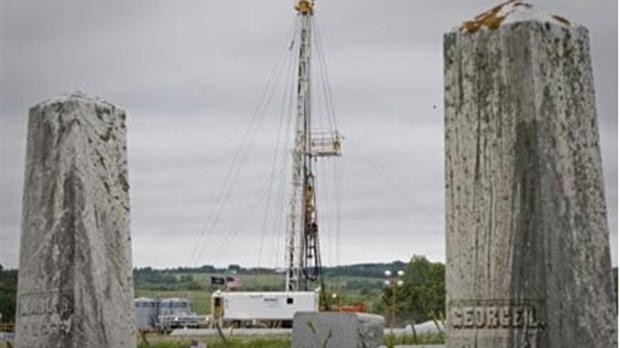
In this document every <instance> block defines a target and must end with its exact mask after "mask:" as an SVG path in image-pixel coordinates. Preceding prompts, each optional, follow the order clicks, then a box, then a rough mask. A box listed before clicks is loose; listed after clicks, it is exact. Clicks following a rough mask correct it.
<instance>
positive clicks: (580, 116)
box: [444, 1, 617, 348]
mask: <svg viewBox="0 0 620 348" xmlns="http://www.w3.org/2000/svg"><path fill="white" fill-rule="evenodd" d="M444 63H445V67H444V74H445V75H444V79H445V81H444V82H445V154H446V157H445V165H446V167H445V168H446V169H445V170H446V172H445V179H446V238H447V241H446V253H447V256H446V258H447V260H446V262H447V264H446V288H447V289H446V290H447V316H448V323H447V324H448V325H447V326H448V328H447V332H448V343H447V346H448V347H451V348H475V347H480V348H487V347H488V348H491V347H492V348H502V347H549V348H572V347H574V348H577V347H578V348H582V347H594V348H596V347H600V348H607V347H616V345H617V338H616V334H617V333H616V325H617V316H616V310H615V304H614V295H613V284H612V271H611V256H610V249H609V231H608V226H607V213H606V207H605V196H604V186H603V185H604V184H603V176H602V168H601V154H600V148H599V135H598V126H597V119H596V108H595V97H594V85H593V77H592V66H591V60H590V48H589V39H588V31H587V29H586V28H584V27H582V26H579V25H576V24H574V23H572V22H571V21H569V20H568V19H566V18H563V17H560V16H557V15H550V14H547V13H545V12H542V11H540V10H538V9H537V8H535V7H533V6H532V5H529V4H526V3H523V2H521V1H510V2H507V3H504V4H502V5H500V6H498V7H496V8H494V9H492V10H490V11H488V12H486V13H484V14H482V15H480V16H478V17H476V18H474V19H473V20H471V21H467V22H465V23H463V24H462V25H461V26H460V27H458V28H455V29H454V30H453V31H452V32H450V33H448V34H446V35H445V36H444Z"/></svg>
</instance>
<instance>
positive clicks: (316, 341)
mask: <svg viewBox="0 0 620 348" xmlns="http://www.w3.org/2000/svg"><path fill="white" fill-rule="evenodd" d="M384 326H385V320H384V318H383V317H382V316H379V315H371V314H363V313H333V312H298V313H295V317H294V319H293V340H292V342H293V344H292V347H293V348H316V347H321V348H358V347H359V348H376V347H379V346H381V344H383V329H384Z"/></svg>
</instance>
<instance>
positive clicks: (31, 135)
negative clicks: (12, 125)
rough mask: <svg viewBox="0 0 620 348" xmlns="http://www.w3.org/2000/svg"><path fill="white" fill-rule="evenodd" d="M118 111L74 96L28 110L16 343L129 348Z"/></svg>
mask: <svg viewBox="0 0 620 348" xmlns="http://www.w3.org/2000/svg"><path fill="white" fill-rule="evenodd" d="M128 190H129V185H128V179H127V157H126V140H125V113H124V111H122V110H120V109H118V108H116V107H115V106H114V105H111V104H109V103H107V102H104V101H102V100H99V99H96V98H93V97H89V96H86V95H84V94H81V93H74V94H72V95H69V96H65V97H61V98H57V99H53V100H50V101H46V102H43V103H41V104H38V105H36V106H34V107H32V108H31V109H30V116H29V122H28V147H27V156H26V172H25V183H24V199H23V221H22V235H21V250H20V260H19V283H18V291H17V333H16V340H15V343H16V344H17V347H23V348H56V347H58V348H61V347H62V348H64V347H93V348H94V347H97V348H99V347H109V348H125V347H126V348H129V347H131V348H135V347H136V332H135V323H134V308H133V279H132V267H131V240H130V233H129V192H128Z"/></svg>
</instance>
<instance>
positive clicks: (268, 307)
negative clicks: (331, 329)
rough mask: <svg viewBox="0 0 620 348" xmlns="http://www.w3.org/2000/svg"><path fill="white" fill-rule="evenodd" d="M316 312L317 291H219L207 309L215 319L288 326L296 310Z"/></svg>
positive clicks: (218, 320)
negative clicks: (209, 308) (209, 309)
mask: <svg viewBox="0 0 620 348" xmlns="http://www.w3.org/2000/svg"><path fill="white" fill-rule="evenodd" d="M300 311H303V312H318V311H319V293H318V292H314V291H304V292H301V291H295V292H292V291H291V292H221V291H216V292H215V293H214V294H213V295H212V296H211V313H212V314H213V319H214V322H215V323H219V324H220V325H221V326H224V325H225V324H232V325H236V326H243V325H246V326H247V325H257V323H262V324H263V325H269V326H272V325H275V324H276V323H277V324H279V325H283V326H288V325H289V324H290V323H292V320H293V316H294V315H295V313H296V312H300Z"/></svg>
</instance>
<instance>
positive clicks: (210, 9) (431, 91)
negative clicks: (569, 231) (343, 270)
mask: <svg viewBox="0 0 620 348" xmlns="http://www.w3.org/2000/svg"><path fill="white" fill-rule="evenodd" d="M535 3H536V4H537V5H539V6H540V7H542V8H544V9H547V10H550V12H554V13H557V14H559V15H562V16H565V17H567V18H570V19H572V20H573V21H575V22H578V23H581V24H583V25H585V26H587V27H588V28H589V29H590V35H591V47H592V54H593V64H594V74H595V83H596V92H597V107H598V114H599V119H600V123H599V124H600V129H601V142H602V150H603V166H604V172H605V180H606V189H607V191H606V194H607V202H608V208H609V222H610V230H611V239H612V246H613V247H612V250H613V251H612V254H613V262H614V264H617V234H618V233H617V231H618V224H617V211H618V208H617V192H618V189H617V178H618V173H617V158H618V157H617V115H618V110H617V95H618V89H617V76H618V64H617V63H618V56H617V52H618V49H617V48H618V46H617V43H618V37H617V34H618V32H617V13H618V9H617V6H618V3H617V1H610V0H594V1H583V0H570V1H551V0H544V1H543V0H541V1H537V2H535ZM1 4H2V5H1V6H2V11H1V12H2V21H1V22H2V23H1V29H2V33H1V38H2V54H1V57H2V63H1V65H2V74H1V75H2V76H1V79H2V81H1V82H2V91H1V97H2V100H1V102H0V104H1V113H2V127H1V128H2V133H1V135H2V151H1V153H2V180H1V181H2V186H1V189H2V194H1V196H2V197H1V202H2V209H1V212H2V216H1V235H0V243H1V247H0V263H2V264H3V265H5V266H9V267H16V266H17V259H18V252H19V250H18V249H19V228H20V218H21V206H20V205H21V193H22V182H23V178H22V176H23V166H24V156H25V136H26V120H27V117H26V116H27V110H28V107H29V106H31V105H33V104H35V103H36V102H39V101H41V100H43V99H46V98H50V97H53V96H56V95H58V94H62V93H66V92H70V91H74V90H81V91H84V92H87V93H90V94H94V95H97V96H100V97H102V98H105V99H107V100H109V101H111V102H113V103H115V104H117V105H119V106H120V107H122V108H124V109H125V110H126V111H127V113H128V115H129V116H128V117H129V118H128V131H129V135H128V142H129V171H130V173H129V174H130V181H131V205H132V234H133V255H134V264H135V265H136V266H146V265H153V266H157V267H166V266H179V265H188V264H189V265H199V264H205V263H210V264H213V263H215V264H218V265H224V264H228V263H241V264H244V265H256V264H257V263H260V264H261V265H262V266H268V267H273V266H276V265H282V264H283V261H284V259H283V257H284V256H283V252H282V250H281V248H282V242H281V239H282V238H281V232H278V230H277V229H275V228H271V225H270V224H267V225H264V223H263V220H264V216H265V214H266V213H265V208H264V204H263V203H259V204H258V206H259V208H257V209H249V208H248V207H249V206H250V202H251V201H252V199H253V198H254V197H255V196H257V194H258V193H259V192H260V190H261V187H262V184H263V183H264V182H265V180H268V178H269V177H270V173H271V171H272V166H271V163H272V158H273V156H274V148H275V145H274V144H273V143H274V139H275V138H277V134H278V131H277V130H278V129H279V128H278V117H279V116H278V115H277V114H278V112H273V114H272V113H271V112H266V113H267V115H266V116H265V122H264V123H263V124H262V126H261V127H260V128H257V132H256V136H254V137H251V139H252V141H251V142H249V146H248V152H247V156H246V160H245V161H243V165H242V166H241V167H240V169H239V175H238V178H237V180H236V181H235V184H234V186H233V189H232V191H231V193H230V199H229V200H228V205H226V206H220V207H223V208H222V214H221V216H220V218H219V220H218V224H217V225H216V228H215V230H213V231H212V230H211V229H207V233H206V236H207V237H206V238H205V239H204V245H205V247H204V248H199V247H197V245H201V244H200V243H202V240H203V239H200V238H199V237H198V236H199V235H200V234H201V232H202V231H203V226H204V225H205V222H206V221H207V218H208V217H209V214H210V212H211V211H213V209H214V201H215V197H216V196H217V195H218V192H220V189H221V187H222V186H225V185H224V184H225V180H226V177H227V175H226V173H227V171H228V168H229V167H230V166H231V162H232V158H233V157H234V154H235V153H236V152H237V151H238V150H239V148H240V144H242V143H243V139H244V132H245V129H246V128H247V127H248V124H250V120H251V118H252V115H253V113H254V109H255V107H256V105H257V104H258V102H259V100H260V97H261V93H262V92H263V89H264V86H265V83H266V81H267V80H268V78H269V76H270V71H271V68H272V66H273V65H274V63H275V62H276V61H277V58H278V56H279V54H280V53H281V52H282V51H283V50H285V49H286V46H287V45H288V43H289V41H290V38H291V37H290V34H289V33H290V29H291V27H292V25H293V22H294V15H295V13H294V11H293V9H292V4H293V1H292V0H260V1H249V0H247V1H241V0H227V1H222V0H220V1H214V0H185V1H162V0H134V1H120V0H113V1H110V0H108V1H68V0H60V1H59V0H56V1H43V0H41V1H32V0H13V1H11V0H7V1H4V0H3V1H2V2H1ZM495 4H496V2H494V1H489V0H472V1H446V0H419V1H413V0H389V1H381V0H374V1H370V0H329V1H328V0H317V19H318V21H319V25H320V28H321V33H322V42H323V47H324V50H325V52H326V60H327V69H328V71H329V79H330V81H331V86H332V91H333V98H334V102H335V105H336V113H337V119H338V124H339V128H340V131H341V132H342V133H344V134H345V137H346V141H345V144H344V153H345V156H344V157H343V158H342V159H341V161H340V164H339V165H338V167H339V176H340V183H341V186H340V187H341V190H340V210H341V212H342V213H341V228H340V230H339V231H340V233H339V234H338V235H339V236H340V237H339V238H337V237H336V233H335V232H333V231H332V233H331V234H330V233H329V232H330V231H329V230H330V229H331V228H329V227H330V226H331V227H333V226H335V223H333V222H332V223H328V224H327V225H329V226H328V227H326V228H325V230H324V232H325V233H323V238H324V241H323V245H324V247H323V253H324V261H325V262H326V263H328V264H334V263H337V262H340V263H355V262H366V261H392V260H395V259H401V260H407V259H409V258H410V257H411V256H412V255H413V254H423V255H427V256H428V257H429V258H430V259H432V260H441V261H443V260H444V235H443V156H442V154H443V129H442V126H443V125H442V120H443V111H442V110H443V81H442V79H443V75H442V66H443V65H442V64H443V63H442V35H443V33H444V32H446V31H448V30H450V28H452V27H454V26H456V25H458V24H459V23H461V22H462V21H464V20H466V19H468V18H470V17H473V16H474V15H476V14H478V13H480V12H482V11H484V10H486V9H488V8H490V7H492V6H494V5H495ZM434 105H436V106H437V108H436V109H435V108H434V107H433V106H434ZM276 109H277V108H276ZM324 172H325V173H323V174H325V175H324V176H323V177H321V176H320V174H321V172H320V171H319V176H318V178H325V177H331V178H334V176H333V175H332V174H331V172H329V171H327V170H324ZM284 179H288V177H285V178H284ZM319 180H324V179H319ZM283 181H284V180H283ZM334 181H335V179H334ZM334 181H332V182H331V184H329V182H328V180H324V182H327V183H328V184H329V185H331V186H335V184H334ZM329 185H326V186H329ZM273 187H274V188H275V187H279V186H278V185H275V184H274V186H273ZM275 196H277V195H276V194H274V197H275ZM272 201H273V202H275V201H277V200H276V199H275V198H272ZM330 202H331V201H330ZM330 204H331V205H330ZM325 205H326V206H327V208H323V209H325V210H330V211H334V209H333V207H334V206H335V205H334V204H333V202H331V203H329V202H327V201H326V203H325ZM276 206H277V205H276ZM273 211H275V209H274V210H272V213H271V214H272V215H273V214H275V213H273ZM273 216H275V215H273ZM246 217H247V218H248V220H247V224H245V225H242V226H241V227H239V228H237V227H236V226H237V224H238V222H239V221H243V220H244V219H245V218H246ZM331 219H332V217H325V220H329V221H333V220H331ZM212 221H213V220H212ZM330 224H331V225H330ZM263 226H266V227H267V228H266V229H267V232H266V233H265V234H264V236H265V237H264V241H263V244H264V247H263V248H260V247H258V246H259V245H260V244H261V236H262V235H263V233H262V231H263V229H264V227H263ZM279 233H280V238H279V239H278V238H277V236H278V234H279ZM233 236H234V237H233ZM338 239H339V240H340V242H339V243H338V242H337V241H338ZM337 244H340V247H339V248H336V245H337ZM259 250H261V253H260V256H259ZM197 251H201V252H200V253H197Z"/></svg>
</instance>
